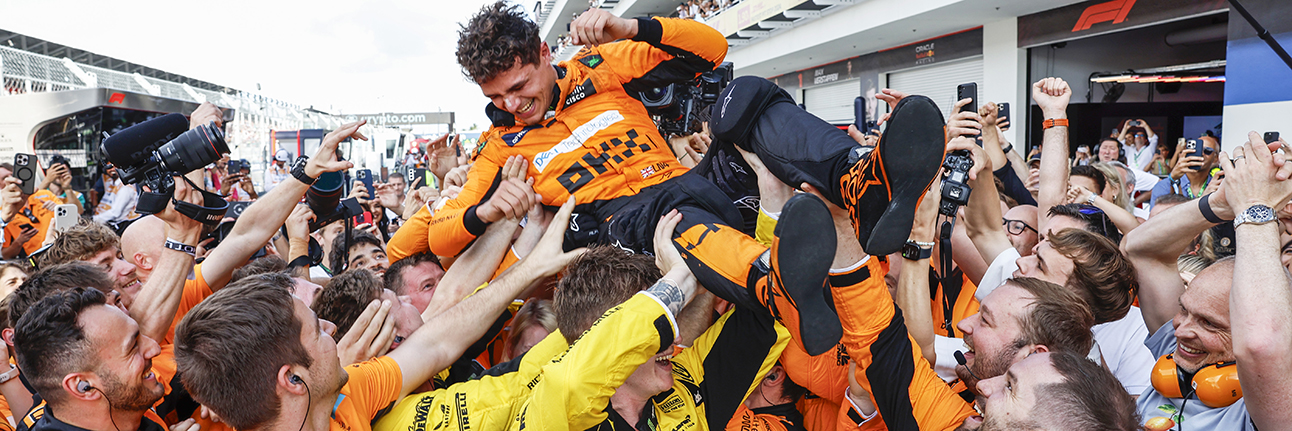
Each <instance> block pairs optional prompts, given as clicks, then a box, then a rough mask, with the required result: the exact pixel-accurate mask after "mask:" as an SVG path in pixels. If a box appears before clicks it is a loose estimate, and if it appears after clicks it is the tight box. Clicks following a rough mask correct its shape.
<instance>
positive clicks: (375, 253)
mask: <svg viewBox="0 0 1292 431" xmlns="http://www.w3.org/2000/svg"><path fill="white" fill-rule="evenodd" d="M349 265H350V266H349V268H347V269H366V270H369V271H372V273H373V274H376V275H377V277H378V278H380V277H381V276H382V275H385V274H386V268H390V259H388V258H387V257H386V250H385V249H383V248H381V247H380V246H377V245H373V244H355V245H354V246H352V247H350V264H349Z"/></svg>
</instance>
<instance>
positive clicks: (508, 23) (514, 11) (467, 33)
mask: <svg viewBox="0 0 1292 431" xmlns="http://www.w3.org/2000/svg"><path fill="white" fill-rule="evenodd" d="M541 46H542V41H541V40H539V38H538V25H537V24H534V22H533V21H530V20H528V19H526V18H525V9H524V8H522V7H521V6H520V5H508V4H507V3H504V2H503V1H501V0H499V1H498V2H495V3H493V4H491V5H487V6H485V7H483V8H481V9H480V12H479V13H477V14H475V16H472V17H471V20H470V21H467V23H466V24H464V25H462V26H461V29H459V30H458V51H457V56H458V64H459V65H461V66H462V74H463V75H466V77H467V78H470V79H471V80H472V81H475V82H476V83H477V84H478V83H481V82H485V81H488V80H490V79H493V78H494V77H495V76H498V74H500V73H502V72H504V71H506V70H507V69H511V68H512V66H515V65H516V61H517V60H519V61H520V64H537V63H538V61H539V49H540V47H541Z"/></svg>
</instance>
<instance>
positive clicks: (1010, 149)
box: [1000, 144, 1014, 154]
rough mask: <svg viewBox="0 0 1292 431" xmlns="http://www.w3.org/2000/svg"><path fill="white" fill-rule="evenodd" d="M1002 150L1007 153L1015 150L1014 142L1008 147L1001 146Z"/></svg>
mask: <svg viewBox="0 0 1292 431" xmlns="http://www.w3.org/2000/svg"><path fill="white" fill-rule="evenodd" d="M1000 151H1001V152H1002V153H1006V154H1008V153H1009V152H1010V151H1014V144H1009V146H1008V147H1005V148H1001V149H1000Z"/></svg>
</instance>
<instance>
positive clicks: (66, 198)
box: [45, 155, 85, 214]
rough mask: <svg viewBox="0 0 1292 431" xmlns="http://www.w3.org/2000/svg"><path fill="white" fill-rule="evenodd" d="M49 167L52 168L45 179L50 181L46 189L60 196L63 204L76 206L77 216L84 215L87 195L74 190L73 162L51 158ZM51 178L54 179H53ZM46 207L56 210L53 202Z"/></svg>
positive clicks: (58, 157)
mask: <svg viewBox="0 0 1292 431" xmlns="http://www.w3.org/2000/svg"><path fill="white" fill-rule="evenodd" d="M49 165H50V167H49V170H48V171H47V172H46V175H47V176H46V178H45V179H46V181H49V185H47V186H45V188H47V189H49V191H50V192H53V193H54V196H58V198H59V199H62V200H63V203H68V204H72V205H76V213H77V214H84V213H85V195H83V194H81V193H80V192H77V191H76V190H72V167H71V162H70V161H68V160H67V158H66V157H63V156H60V155H55V156H54V157H52V158H50V162H49ZM50 177H53V178H52V179H51V178H50ZM45 206H46V207H47V208H49V209H50V210H51V211H52V210H53V209H54V208H53V207H54V206H56V205H55V204H54V203H52V202H46V203H45Z"/></svg>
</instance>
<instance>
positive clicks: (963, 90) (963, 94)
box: [956, 82, 978, 112]
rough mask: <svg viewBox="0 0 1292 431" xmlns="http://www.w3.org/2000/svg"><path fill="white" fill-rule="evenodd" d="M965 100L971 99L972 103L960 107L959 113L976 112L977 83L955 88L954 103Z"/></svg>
mask: <svg viewBox="0 0 1292 431" xmlns="http://www.w3.org/2000/svg"><path fill="white" fill-rule="evenodd" d="M965 99H973V101H972V102H969V104H968V105H965V106H962V107H960V112H967V111H968V112H978V83H976V82H970V83H968V84H960V85H958V86H956V101H957V102H959V101H961V100H965Z"/></svg>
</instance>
